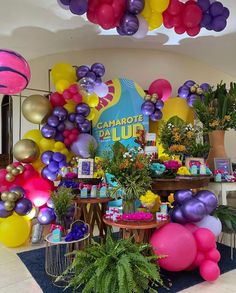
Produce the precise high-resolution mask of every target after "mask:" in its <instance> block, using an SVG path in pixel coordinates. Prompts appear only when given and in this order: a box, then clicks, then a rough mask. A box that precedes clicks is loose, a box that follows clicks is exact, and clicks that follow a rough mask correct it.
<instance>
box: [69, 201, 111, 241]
mask: <svg viewBox="0 0 236 293" xmlns="http://www.w3.org/2000/svg"><path fill="white" fill-rule="evenodd" d="M112 200H113V199H112V198H110V197H108V198H76V199H75V200H74V201H75V203H76V204H77V211H78V212H77V216H76V218H77V219H82V220H84V222H85V223H87V224H89V226H90V235H91V237H93V231H94V226H95V224H97V226H98V230H99V236H101V237H103V236H104V234H105V233H106V225H104V223H103V221H102V218H103V215H104V214H105V213H106V210H107V206H108V202H109V201H112Z"/></svg>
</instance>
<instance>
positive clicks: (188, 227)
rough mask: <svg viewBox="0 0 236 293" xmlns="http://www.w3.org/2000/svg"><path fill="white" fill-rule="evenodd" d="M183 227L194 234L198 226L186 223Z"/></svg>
mask: <svg viewBox="0 0 236 293" xmlns="http://www.w3.org/2000/svg"><path fill="white" fill-rule="evenodd" d="M184 227H185V228H186V229H188V230H189V231H190V232H191V233H194V232H195V231H196V230H197V229H198V226H196V225H194V224H192V223H187V224H185V225H184Z"/></svg>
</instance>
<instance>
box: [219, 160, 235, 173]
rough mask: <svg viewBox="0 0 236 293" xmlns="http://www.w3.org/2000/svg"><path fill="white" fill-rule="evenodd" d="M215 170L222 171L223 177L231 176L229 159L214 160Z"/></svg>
mask: <svg viewBox="0 0 236 293" xmlns="http://www.w3.org/2000/svg"><path fill="white" fill-rule="evenodd" d="M214 167H215V170H223V171H224V174H225V175H230V174H232V172H233V170H232V163H231V160H230V159H229V158H214Z"/></svg>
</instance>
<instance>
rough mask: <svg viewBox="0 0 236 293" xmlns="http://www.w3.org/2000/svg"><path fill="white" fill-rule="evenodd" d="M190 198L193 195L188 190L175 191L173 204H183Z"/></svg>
mask: <svg viewBox="0 0 236 293" xmlns="http://www.w3.org/2000/svg"><path fill="white" fill-rule="evenodd" d="M192 197H193V193H192V191H191V190H190V189H182V190H177V191H176V192H175V193H174V199H175V202H176V203H178V204H183V203H184V202H185V201H186V200H188V199H191V198H192Z"/></svg>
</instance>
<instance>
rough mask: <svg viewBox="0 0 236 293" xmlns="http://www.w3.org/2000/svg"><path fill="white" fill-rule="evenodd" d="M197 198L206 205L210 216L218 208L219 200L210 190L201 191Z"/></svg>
mask: <svg viewBox="0 0 236 293" xmlns="http://www.w3.org/2000/svg"><path fill="white" fill-rule="evenodd" d="M196 198H197V199H198V200H200V201H201V202H202V203H204V204H205V207H206V210H207V213H208V214H211V213H212V212H213V211H214V210H215V209H216V208H217V204H218V202H217V198H216V196H215V194H214V193H213V192H211V191H209V190H201V191H199V192H198V193H197V194H196Z"/></svg>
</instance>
